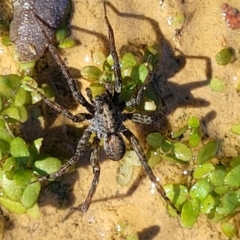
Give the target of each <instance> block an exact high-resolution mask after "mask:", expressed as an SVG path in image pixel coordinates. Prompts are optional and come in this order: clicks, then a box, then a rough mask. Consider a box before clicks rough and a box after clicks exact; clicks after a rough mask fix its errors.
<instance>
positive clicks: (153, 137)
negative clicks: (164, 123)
mask: <svg viewBox="0 0 240 240" xmlns="http://www.w3.org/2000/svg"><path fill="white" fill-rule="evenodd" d="M163 141H164V137H163V136H162V135H161V134H160V133H158V132H154V133H150V134H148V135H147V143H148V145H149V146H151V147H153V148H159V147H161V145H162V143H163Z"/></svg>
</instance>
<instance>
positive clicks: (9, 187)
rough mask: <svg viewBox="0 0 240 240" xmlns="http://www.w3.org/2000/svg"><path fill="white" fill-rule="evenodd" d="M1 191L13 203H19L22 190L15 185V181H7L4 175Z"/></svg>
mask: <svg viewBox="0 0 240 240" xmlns="http://www.w3.org/2000/svg"><path fill="white" fill-rule="evenodd" d="M2 189H3V191H4V193H5V194H6V195H7V197H8V198H10V199H11V200H13V201H20V199H21V196H22V193H23V189H22V188H21V186H19V185H18V184H17V183H16V181H15V180H9V179H8V178H7V177H6V176H5V175H4V174H3V180H2Z"/></svg>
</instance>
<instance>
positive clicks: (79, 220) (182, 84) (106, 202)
mask: <svg viewBox="0 0 240 240" xmlns="http://www.w3.org/2000/svg"><path fill="white" fill-rule="evenodd" d="M180 2H181V1H177V0H169V1H165V4H164V5H163V6H160V4H159V1H157V0H148V1H137V0H131V1H130V0H126V1H120V0H114V1H111V3H112V5H113V6H114V7H115V11H113V10H114V9H112V8H108V16H109V19H110V22H111V24H112V27H113V29H114V33H115V38H116V46H117V48H118V49H120V48H121V47H122V46H123V45H127V44H129V43H132V44H136V45H138V44H147V45H149V44H153V43H157V44H159V46H161V48H162V50H163V58H162V62H161V64H160V65H159V68H158V72H157V75H158V78H157V79H158V82H157V84H158V85H159V88H160V92H161V94H162V96H163V99H164V100H165V102H166V104H167V106H168V113H167V115H166V118H165V119H163V120H162V122H161V124H162V125H161V131H164V127H165V126H168V128H170V129H171V130H174V129H177V128H178V127H179V126H182V125H183V124H185V123H186V120H187V119H188V117H189V116H192V115H195V116H197V117H199V118H200V119H201V121H202V125H203V127H204V131H205V133H206V134H208V135H209V137H210V138H218V139H221V140H223V144H222V145H223V148H222V153H220V154H225V155H227V156H235V155H236V154H237V153H238V147H236V146H239V145H240V142H239V141H240V138H239V137H237V135H234V134H233V133H231V131H230V128H231V125H232V124H233V123H239V122H240V117H239V115H238V109H239V108H240V106H239V104H240V101H239V98H240V97H239V94H238V93H237V91H236V87H237V85H238V83H239V82H240V72H239V70H238V69H239V65H240V61H239V53H238V49H239V48H240V41H239V39H240V30H234V31H233V30H231V29H229V28H228V27H227V26H226V25H225V21H224V18H223V17H222V14H221V11H220V6H221V5H222V4H223V3H225V2H224V1H220V0H214V1H201V2H199V3H198V2H196V1H194V0H189V1H185V3H184V4H181V3H180ZM73 3H74V9H75V11H74V14H73V19H72V21H71V26H72V36H73V37H74V38H75V39H77V40H78V41H79V45H77V46H76V47H74V48H72V49H66V50H64V51H63V52H62V56H63V57H64V59H65V61H66V64H67V65H68V66H69V67H72V68H74V69H81V68H82V67H83V66H85V65H89V63H87V62H86V61H85V59H86V56H91V53H92V52H93V51H97V50H100V49H101V50H105V52H107V42H106V37H107V28H106V26H105V22H104V19H103V7H102V4H101V3H100V1H93V0H82V1H81V2H80V1H76V0H75V1H73ZM228 4H230V5H232V6H234V7H236V8H238V9H240V4H239V1H237V0H235V1H234V0H229V1H228ZM178 13H184V14H185V15H186V16H187V19H186V22H185V24H184V26H183V29H182V36H181V37H180V36H176V35H175V31H174V28H173V27H172V26H169V24H168V19H169V18H170V17H174V16H175V15H176V14H178ZM226 46H230V47H232V48H234V49H235V50H236V61H234V62H233V63H232V64H229V65H227V66H219V65H217V64H216V62H215V60H214V57H215V55H216V54H217V53H218V52H219V51H220V50H221V49H222V48H223V47H226ZM174 49H178V50H177V51H176V50H175V51H174ZM0 50H1V53H0V54H1V55H0V56H1V57H0V74H7V73H17V72H18V71H20V70H19V66H18V65H17V64H16V63H15V62H14V60H13V57H12V48H11V47H8V48H7V47H2V46H0ZM175 56H182V57H181V58H180V59H183V60H185V65H184V66H181V68H180V67H179V64H178V61H176V59H175ZM49 59H50V60H51V57H49V56H48V57H46V59H45V60H42V62H43V63H42V65H41V64H40V65H38V67H39V68H40V70H38V72H41V70H44V71H42V78H46V79H49V78H52V77H53V78H54V79H55V80H53V83H52V84H53V85H54V84H55V82H54V81H56V85H58V82H57V81H58V80H57V79H58V77H59V75H58V74H56V76H53V75H54V71H53V70H49V69H47V68H49V66H50V67H51V66H53V67H56V64H54V63H48V64H46V63H45V61H49ZM182 62H184V61H182ZM44 64H45V65H44ZM75 73H76V72H75V71H73V74H75ZM210 77H218V78H219V79H221V80H222V81H223V82H224V83H225V91H224V92H223V93H219V92H213V91H212V90H211V89H210V87H209V86H208V83H209V81H208V80H209V78H210ZM82 83H83V85H85V84H88V83H87V82H86V81H82ZM60 92H61V91H60ZM59 98H60V100H61V99H62V98H61V96H59ZM65 122H67V121H66V120H64V119H63V118H61V120H58V121H57V122H56V124H55V125H54V127H55V128H56V126H59V125H61V124H62V123H65ZM51 123H52V122H50V123H49V124H51ZM68 124H69V122H68ZM128 126H130V128H131V129H132V128H135V132H137V135H138V136H139V139H141V143H142V144H144V136H145V135H144V134H146V133H147V132H151V131H153V130H156V127H154V129H152V128H151V127H146V128H144V129H142V128H140V129H142V130H143V131H142V132H141V131H139V128H138V126H136V125H128ZM57 129H58V128H57ZM136 129H137V130H136ZM63 132H64V131H61V132H60V131H56V132H55V134H59V133H60V134H63V135H64V133H63ZM29 134H30V133H29ZM34 134H36V133H34ZM55 137H56V135H55ZM70 141H71V140H70ZM73 142H74V141H73ZM63 143H64V144H66V145H64V146H67V147H69V148H71V146H70V145H71V144H70V143H71V142H67V140H64V142H63ZM103 158H104V156H103ZM83 163H84V167H83V166H82V165H81V164H79V168H78V170H77V171H75V172H73V173H70V174H68V175H66V176H65V177H64V178H63V183H62V188H64V187H66V188H67V187H68V186H69V185H70V188H71V187H72V188H73V189H72V191H71V192H70V193H69V195H68V198H67V199H64V201H63V202H64V206H69V205H74V206H77V205H78V204H80V203H81V202H82V201H83V200H84V198H85V196H86V194H87V192H88V189H89V185H90V182H91V178H92V170H91V167H90V166H89V165H86V163H87V158H86V159H83ZM118 166H119V163H116V162H112V161H109V160H108V161H102V162H101V177H100V182H99V186H98V189H97V192H96V194H95V196H94V199H93V203H92V205H91V207H90V209H89V211H88V212H87V213H84V214H83V213H79V212H74V213H73V214H71V216H69V217H68V218H67V219H66V220H65V221H64V222H62V219H63V218H64V216H65V215H66V213H67V212H68V210H67V208H66V207H65V208H64V207H63V206H62V207H60V206H59V205H60V204H59V199H56V197H54V196H53V195H51V194H49V192H48V191H46V190H44V191H43V193H42V196H41V198H40V206H41V217H40V219H37V220H32V219H29V217H28V216H24V215H21V216H18V215H14V216H11V221H10V223H9V224H8V226H7V229H6V232H5V237H4V239H26V238H30V237H31V238H34V239H84V240H87V239H91V240H92V239H100V240H101V239H107V240H108V239H124V238H122V237H121V236H120V235H119V234H118V233H117V230H116V227H117V225H118V224H119V223H121V222H127V223H128V227H127V231H128V232H133V233H137V234H138V236H139V237H140V239H144V240H145V239H151V240H152V239H186V240H187V239H199V240H200V239H201V240H203V239H204V240H205V239H206V240H207V239H227V237H225V236H224V235H223V234H222V233H221V231H220V230H219V229H220V228H219V225H218V224H214V223H211V222H208V221H207V220H206V219H205V218H204V217H200V219H199V221H198V223H197V224H195V226H194V227H193V228H192V229H190V230H189V229H184V228H182V227H181V225H180V223H179V220H178V219H177V218H171V217H170V216H169V215H168V214H167V213H166V208H165V205H164V202H163V201H162V200H161V199H160V198H159V197H158V196H157V194H156V192H155V193H154V194H151V193H150V191H151V183H150V181H149V179H147V178H146V177H145V175H144V174H142V172H141V170H140V169H137V168H136V169H135V173H134V177H133V180H132V182H131V184H130V186H127V187H124V188H122V187H120V186H118V184H117V181H116V172H117V167H118ZM154 172H155V174H156V175H157V176H158V177H159V178H160V181H162V182H163V183H168V182H171V181H173V180H174V179H175V176H176V175H180V176H181V172H182V169H180V167H179V168H178V167H174V166H173V165H171V164H170V163H166V162H165V163H164V162H162V163H161V164H159V165H158V166H157V167H156V168H155V169H154Z"/></svg>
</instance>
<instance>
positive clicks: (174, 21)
mask: <svg viewBox="0 0 240 240" xmlns="http://www.w3.org/2000/svg"><path fill="white" fill-rule="evenodd" d="M185 19H186V16H185V15H184V14H183V13H178V14H177V15H176V16H175V17H174V18H171V19H170V20H169V21H168V24H169V25H171V26H173V27H179V25H180V26H181V25H182V24H183V23H184V22H185Z"/></svg>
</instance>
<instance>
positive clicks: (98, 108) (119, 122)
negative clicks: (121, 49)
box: [38, 1, 177, 212]
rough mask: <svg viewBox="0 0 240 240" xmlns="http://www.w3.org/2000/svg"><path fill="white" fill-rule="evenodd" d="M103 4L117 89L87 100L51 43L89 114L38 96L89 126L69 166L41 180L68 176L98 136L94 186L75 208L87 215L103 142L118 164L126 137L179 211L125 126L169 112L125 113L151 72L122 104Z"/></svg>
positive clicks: (94, 150)
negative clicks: (92, 136)
mask: <svg viewBox="0 0 240 240" xmlns="http://www.w3.org/2000/svg"><path fill="white" fill-rule="evenodd" d="M103 5H104V16H105V21H106V25H107V27H108V34H109V45H110V54H111V55H112V58H113V61H114V65H113V70H114V77H115V82H114V86H113V87H110V86H108V85H106V93H104V94H102V95H100V96H96V97H95V98H94V99H93V96H92V93H91V90H90V89H89V88H87V89H86V93H87V97H88V100H87V99H85V98H84V96H83V95H82V93H81V92H79V90H78V85H77V82H76V80H74V79H72V78H71V76H70V73H69V70H68V68H67V67H66V65H65V64H64V62H63V61H62V59H61V58H60V56H59V54H58V52H57V50H56V49H55V47H54V46H53V45H52V44H50V43H49V50H50V51H51V53H52V55H53V57H54V58H55V60H56V62H57V63H58V65H59V66H60V68H61V70H62V72H63V74H64V76H65V77H66V79H67V82H68V84H69V87H70V89H71V91H72V94H73V96H74V97H75V99H76V100H77V101H78V102H79V103H80V104H81V105H82V106H84V107H85V108H86V109H87V111H88V112H89V113H79V114H77V115H73V114H71V113H70V112H69V111H68V110H66V109H64V108H63V107H62V106H60V105H59V104H57V103H55V102H52V101H51V100H49V99H47V98H46V97H45V96H44V95H43V94H41V93H40V92H38V94H39V95H41V97H42V99H43V101H44V102H45V103H46V104H48V105H49V106H50V107H51V108H53V109H55V110H56V111H57V112H58V113H60V114H62V115H64V116H66V117H67V118H69V119H71V120H72V121H74V122H82V121H84V120H87V121H88V122H89V123H90V124H89V126H88V127H87V128H86V130H85V131H84V133H83V135H82V137H81V139H80V140H79V142H78V145H77V149H76V153H75V155H74V156H73V157H72V158H71V159H70V160H69V161H68V162H67V163H66V164H64V165H63V166H62V167H61V168H60V169H59V170H58V171H57V172H55V173H53V174H50V175H48V176H44V177H41V178H40V179H39V181H44V180H47V179H55V178H57V177H59V176H62V175H63V174H65V173H66V172H67V170H68V169H69V168H70V167H71V166H73V165H75V164H76V163H77V162H78V161H79V159H80V157H81V156H82V155H83V153H84V151H85V150H86V148H87V146H88V142H89V139H90V136H91V135H92V133H96V136H95V138H94V140H93V143H92V145H91V156H90V163H91V165H92V169H93V180H92V185H91V188H90V190H89V192H88V196H87V198H86V200H85V201H84V203H83V204H82V205H81V206H80V207H79V208H76V207H73V208H72V209H75V210H79V211H81V212H86V211H87V210H88V208H89V206H90V204H91V200H92V197H93V195H94V193H95V191H96V187H97V184H98V180H99V175H100V165H99V149H100V146H99V143H100V139H101V138H103V140H104V144H103V146H104V150H105V152H106V154H107V156H108V157H109V158H110V159H112V160H114V161H118V160H120V159H121V158H122V157H123V156H124V154H125V151H126V146H125V142H124V140H123V136H125V137H126V138H127V139H128V140H129V141H130V143H131V144H132V147H133V149H134V151H135V152H136V153H137V156H138V158H139V161H140V162H141V164H142V167H143V169H144V170H145V172H146V174H147V175H148V177H149V179H150V180H151V181H152V182H153V183H154V185H155V187H156V189H157V191H158V192H159V193H160V195H161V196H162V197H163V198H164V199H165V201H166V202H167V204H169V205H170V206H172V207H173V208H174V209H176V207H175V206H174V205H173V203H172V202H171V201H170V200H169V198H168V197H167V196H166V193H165V191H164V189H163V187H162V186H161V185H160V183H159V182H158V181H157V179H156V177H155V175H154V173H153V171H152V169H151V168H150V166H149V165H148V163H147V159H146V156H145V154H144V151H143V148H142V147H141V146H140V145H139V142H138V140H137V138H136V137H135V136H134V134H133V133H132V132H131V131H130V130H129V129H127V128H126V127H125V126H124V125H123V122H124V121H126V120H128V119H131V120H133V121H135V122H139V123H144V124H152V123H154V122H156V121H157V120H159V119H160V118H161V117H162V116H163V115H164V114H165V113H166V106H165V105H164V104H163V107H162V109H161V111H159V112H155V113H154V114H151V115H143V114H140V113H125V112H123V111H124V109H125V108H126V107H134V106H136V105H138V104H140V102H141V100H142V98H143V95H144V92H145V90H146V87H147V85H148V84H149V82H150V81H151V80H152V71H150V70H149V73H148V75H147V77H146V80H145V82H144V84H143V85H142V86H141V88H140V89H139V91H138V93H137V96H136V98H132V99H130V100H128V101H124V102H120V100H119V96H120V93H121V90H122V76H121V67H120V63H119V59H118V55H117V52H116V47H115V40H114V34H113V29H112V27H111V25H110V22H109V20H108V17H107V13H106V4H105V2H104V1H103ZM122 135H123V136H122ZM176 210H177V209H176Z"/></svg>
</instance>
